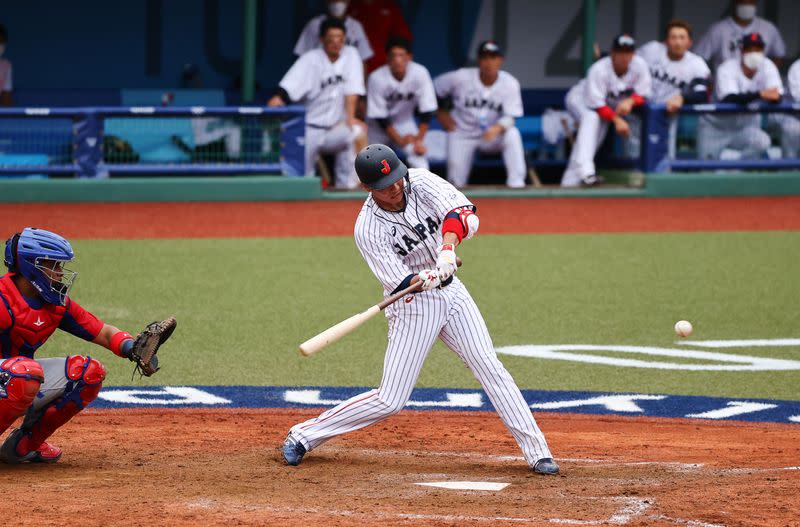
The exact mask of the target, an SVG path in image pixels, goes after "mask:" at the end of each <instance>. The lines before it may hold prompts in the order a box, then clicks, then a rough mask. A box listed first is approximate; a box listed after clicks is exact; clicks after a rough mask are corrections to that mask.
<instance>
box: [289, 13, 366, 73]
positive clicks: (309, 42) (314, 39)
mask: <svg viewBox="0 0 800 527" xmlns="http://www.w3.org/2000/svg"><path fill="white" fill-rule="evenodd" d="M348 3H349V2H347V1H342V0H328V14H327V15H319V16H315V17H314V18H312V19H311V20H309V21H308V23H306V25H305V27H304V28H303V31H302V32H301V33H300V37H299V38H298V39H297V44H295V46H294V54H295V55H297V56H298V57H299V56H300V55H302V54H303V53H306V52H308V51H311V50H312V49H314V48H318V47H320V41H319V27H320V25H321V24H322V22H323V21H324V20H325V19H326V18H328V16H330V17H332V18H336V19H338V20H341V21H342V22H343V23H344V27H345V33H346V36H345V38H346V40H345V43H346V44H347V45H348V46H353V47H354V48H356V49H357V50H358V54H359V55H360V56H361V60H362V61H364V60H369V58H370V57H372V55H374V53H373V52H372V47H371V46H370V45H369V39H368V38H367V34H366V33H365V32H364V26H362V25H361V22H359V21H358V20H356V19H355V18H353V17H351V16H348V15H345V12H346V11H347V4H348Z"/></svg>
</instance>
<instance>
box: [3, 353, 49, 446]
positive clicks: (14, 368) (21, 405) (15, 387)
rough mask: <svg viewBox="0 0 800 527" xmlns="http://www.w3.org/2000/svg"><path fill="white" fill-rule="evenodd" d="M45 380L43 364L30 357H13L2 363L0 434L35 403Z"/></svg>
mask: <svg viewBox="0 0 800 527" xmlns="http://www.w3.org/2000/svg"><path fill="white" fill-rule="evenodd" d="M43 382H44V372H43V371H42V366H41V365H40V364H39V363H38V362H36V361H35V360H33V359H29V358H28V357H13V358H11V359H7V360H5V361H3V363H2V364H0V434H2V433H3V432H5V431H6V429H7V428H8V427H9V426H11V423H13V422H14V421H15V420H16V419H17V418H18V417H20V416H21V415H22V414H24V413H25V410H27V409H28V407H29V406H30V405H31V403H33V399H34V398H35V397H36V394H37V393H38V392H39V386H40V385H41V384H42V383H43Z"/></svg>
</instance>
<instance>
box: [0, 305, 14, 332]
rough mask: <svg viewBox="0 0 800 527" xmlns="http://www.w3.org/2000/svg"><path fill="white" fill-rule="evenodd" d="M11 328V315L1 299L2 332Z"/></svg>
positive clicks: (0, 326) (0, 320)
mask: <svg viewBox="0 0 800 527" xmlns="http://www.w3.org/2000/svg"><path fill="white" fill-rule="evenodd" d="M9 327H11V314H10V313H9V312H8V309H7V308H6V305H5V304H4V303H3V300H2V299H0V331H3V330H4V329H8V328H9Z"/></svg>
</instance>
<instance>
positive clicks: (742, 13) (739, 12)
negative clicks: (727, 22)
mask: <svg viewBox="0 0 800 527" xmlns="http://www.w3.org/2000/svg"><path fill="white" fill-rule="evenodd" d="M736 16H738V17H739V18H741V19H742V20H753V19H754V18H755V17H756V6H754V5H750V4H741V5H737V6H736Z"/></svg>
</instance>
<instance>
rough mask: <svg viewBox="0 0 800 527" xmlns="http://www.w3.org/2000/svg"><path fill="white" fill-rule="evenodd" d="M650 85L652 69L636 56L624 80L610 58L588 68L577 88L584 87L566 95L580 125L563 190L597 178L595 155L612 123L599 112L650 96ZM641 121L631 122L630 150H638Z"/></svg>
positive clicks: (563, 182) (562, 180)
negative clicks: (627, 100)
mask: <svg viewBox="0 0 800 527" xmlns="http://www.w3.org/2000/svg"><path fill="white" fill-rule="evenodd" d="M651 84H652V82H651V78H650V70H649V69H648V67H647V63H646V62H645V61H644V59H642V57H639V56H638V55H634V57H633V60H631V63H630V65H629V66H628V71H626V72H625V74H623V75H622V76H621V77H618V76H617V74H616V72H615V71H614V65H613V63H612V62H611V57H603V58H602V59H600V60H598V61H597V62H595V63H594V64H593V65H592V67H591V68H589V71H588V72H587V73H586V79H584V80H581V81H580V82H579V83H578V85H577V86H583V88H582V89H581V88H580V87H578V88H575V87H574V88H573V89H572V90H570V91H569V92H568V93H567V98H566V104H567V109H568V110H569V112H570V113H571V114H572V116H573V117H575V119H577V120H578V122H579V124H578V136H577V137H576V138H575V145H574V146H573V148H572V154H571V155H570V157H569V164H568V165H567V169H566V171H564V176H563V177H562V178H561V186H562V187H577V186H580V184H581V181H584V180H585V179H587V178H588V177H589V176H594V175H595V166H594V156H595V154H596V153H597V149H598V148H599V147H600V145H601V144H602V143H603V139H604V138H605V136H606V134H607V133H608V126H609V122H608V121H604V120H602V119H601V118H600V115H599V114H598V113H597V111H596V110H597V109H598V108H601V107H603V106H609V107H611V108H612V109H614V108H616V106H617V104H619V103H620V102H621V101H622V100H623V99H625V98H627V97H629V96H630V95H631V94H633V93H637V94H639V95H641V96H642V97H650V92H651ZM573 90H575V91H573ZM581 90H582V93H581ZM638 122H639V121H638V119H637V120H634V122H631V121H630V120H629V123H630V124H631V132H630V136H629V138H628V143H632V145H631V147H630V148H629V150H638V146H639V141H637V140H636V139H637V138H638V132H637V128H638V126H636V125H635V124H634V123H638Z"/></svg>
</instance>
